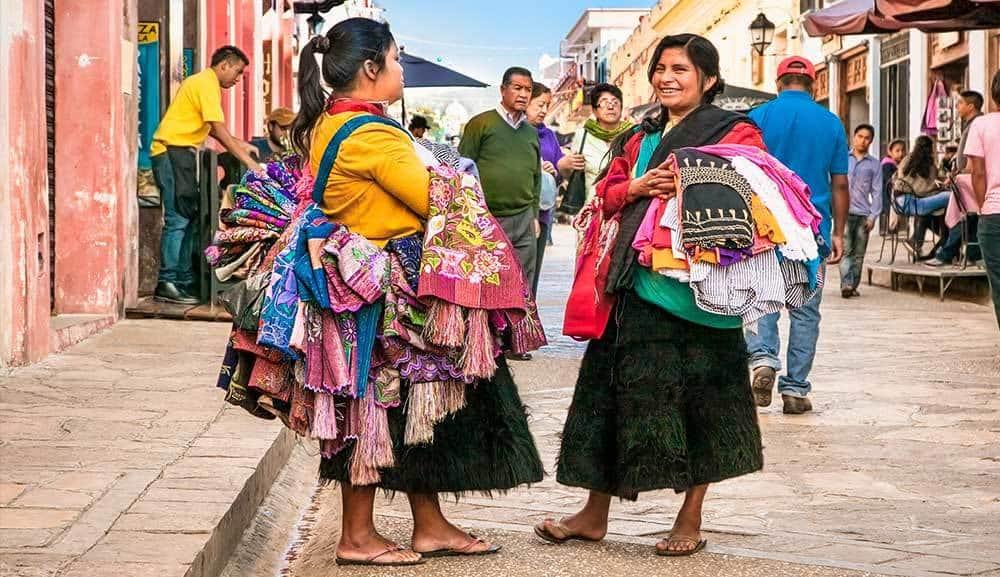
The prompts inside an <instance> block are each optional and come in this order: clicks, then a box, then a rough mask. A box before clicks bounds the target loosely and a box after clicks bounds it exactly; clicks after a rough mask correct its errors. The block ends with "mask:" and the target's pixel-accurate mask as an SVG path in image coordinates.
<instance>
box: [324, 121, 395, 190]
mask: <svg viewBox="0 0 1000 577" xmlns="http://www.w3.org/2000/svg"><path fill="white" fill-rule="evenodd" d="M371 122H377V123H379V124H385V125H387V126H393V127H395V128H398V129H400V130H403V127H402V126H400V124H399V123H398V122H396V121H395V120H393V119H391V118H386V117H384V116H376V115H374V114H362V115H360V116H355V117H354V118H352V119H350V120H348V121H347V122H345V123H344V125H343V126H341V127H340V128H339V129H338V130H337V132H336V133H335V134H334V135H333V138H331V139H330V142H329V144H327V145H326V150H325V151H324V152H323V160H322V161H320V163H319V171H318V172H317V173H316V182H315V184H314V185H313V192H312V199H313V202H315V203H316V204H318V205H320V206H323V191H325V190H326V181H327V179H329V178H330V171H331V170H332V169H333V163H334V162H335V161H336V160H337V154H339V153H340V145H341V144H343V143H344V141H345V140H347V138H348V137H349V136H350V135H351V134H353V133H354V131H355V130H357V129H359V128H361V127H362V126H364V125H366V124H369V123H371ZM403 132H404V133H406V134H407V135H408V134H409V133H408V132H406V131H405V130H403Z"/></svg>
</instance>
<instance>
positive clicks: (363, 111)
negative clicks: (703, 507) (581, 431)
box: [292, 18, 542, 565]
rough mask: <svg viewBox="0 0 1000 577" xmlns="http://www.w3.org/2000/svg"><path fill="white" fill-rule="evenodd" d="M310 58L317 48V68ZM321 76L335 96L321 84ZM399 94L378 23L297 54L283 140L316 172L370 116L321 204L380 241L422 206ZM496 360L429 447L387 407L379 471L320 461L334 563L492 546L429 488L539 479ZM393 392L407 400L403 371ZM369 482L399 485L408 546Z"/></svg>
mask: <svg viewBox="0 0 1000 577" xmlns="http://www.w3.org/2000/svg"><path fill="white" fill-rule="evenodd" d="M316 55H322V64H321V65H317V58H316ZM321 77H322V80H323V81H324V83H325V85H326V86H329V87H331V88H332V94H328V93H327V92H326V91H325V90H324V88H323V85H322V84H321V82H320V78H321ZM402 93H403V70H402V66H401V65H400V63H399V51H398V49H397V46H396V43H395V41H394V39H393V37H392V34H391V33H390V31H389V27H388V25H387V24H384V23H380V22H375V21H373V20H368V19H364V18H352V19H348V20H345V21H342V22H340V23H338V24H337V25H336V26H334V27H333V28H332V29H331V30H330V31H329V32H328V33H327V34H326V35H325V36H319V37H316V38H313V39H312V40H311V41H310V42H309V43H308V44H307V45H306V47H305V48H304V49H303V51H302V57H301V63H300V66H299V96H300V100H301V103H302V107H301V110H300V112H299V115H298V118H297V120H296V123H295V126H294V127H293V129H292V140H293V142H294V144H295V146H296V148H297V149H299V150H300V151H302V152H303V153H304V154H305V155H306V156H307V157H308V158H309V160H310V164H311V167H312V171H313V174H317V173H318V170H319V168H320V164H321V162H322V159H323V155H324V152H325V151H326V149H327V146H328V145H329V143H330V142H331V140H332V139H333V138H334V135H335V134H336V133H337V131H338V130H339V129H340V128H341V127H342V126H344V124H345V123H347V122H348V121H351V120H352V119H355V118H357V117H359V116H362V115H370V116H371V117H373V118H375V119H377V120H379V121H378V122H374V121H373V122H368V123H366V124H364V125H362V126H361V127H360V128H357V129H356V130H355V131H354V132H353V133H351V135H350V136H348V137H347V139H346V140H344V141H343V142H342V143H341V145H340V149H339V152H338V154H337V156H336V160H335V162H334V164H333V166H332V168H331V170H330V173H329V178H328V180H327V183H326V187H325V189H324V192H323V198H322V206H321V208H322V210H323V211H324V213H325V214H326V215H327V216H328V217H329V218H330V220H331V221H334V222H337V223H339V224H342V225H344V226H346V227H348V228H349V229H350V230H351V231H352V232H354V233H358V234H361V235H363V236H365V237H366V238H368V240H370V241H372V242H373V243H375V244H377V245H379V246H385V245H386V243H388V242H390V241H392V240H395V239H401V238H404V237H408V236H412V235H414V234H419V233H421V232H423V230H424V221H425V220H426V218H427V216H428V212H429V180H430V179H429V174H428V171H427V169H426V167H425V162H424V161H422V160H421V157H420V155H419V154H418V152H417V149H416V148H415V145H414V142H413V139H412V138H411V136H410V135H409V134H408V133H407V132H406V131H405V130H403V128H402V127H401V126H400V125H399V124H397V123H395V122H394V121H391V120H389V119H388V118H387V117H386V115H385V106H387V105H388V104H390V103H392V102H395V101H396V100H399V99H400V98H401V97H402ZM496 362H497V372H496V375H495V376H494V378H493V380H491V381H484V382H479V383H477V384H476V386H474V387H472V386H470V387H468V388H467V393H466V406H465V408H464V409H462V410H460V411H459V412H458V413H456V414H454V415H453V416H452V417H450V418H449V419H448V420H446V421H444V422H442V423H439V424H438V425H436V426H435V429H434V442H433V444H431V445H420V446H405V447H404V446H403V444H402V439H401V438H400V437H401V435H399V434H397V433H399V431H401V430H402V428H403V427H404V423H405V416H404V414H403V409H402V407H399V408H396V409H390V410H389V424H390V429H391V430H392V432H393V439H394V443H395V446H394V455H395V462H396V465H395V466H394V467H392V468H391V469H384V470H381V471H380V473H381V481H380V482H379V484H378V485H366V486H356V485H352V484H351V482H350V475H349V469H350V459H351V454H352V452H353V448H354V447H353V445H351V444H348V445H347V446H346V447H345V448H343V449H342V450H341V451H339V452H338V453H336V454H334V455H333V456H332V457H329V458H324V459H323V460H322V463H321V466H320V476H321V477H322V478H323V479H325V480H329V481H336V482H339V483H340V484H341V486H342V493H343V528H342V531H341V537H340V542H339V544H338V546H337V562H338V563H340V564H363V565H411V564H417V563H421V562H423V557H436V556H446V555H448V556H450V555H483V554H489V553H496V552H497V551H499V547H498V546H496V545H493V544H490V543H487V542H485V541H483V540H481V539H478V538H476V537H473V536H471V535H469V534H467V533H465V532H464V531H462V530H461V529H459V528H457V527H455V526H454V525H452V524H451V523H449V522H448V520H447V519H445V518H444V516H443V515H442V513H441V508H440V505H439V501H438V497H437V493H438V492H451V493H456V494H458V493H465V492H476V491H480V492H488V491H495V490H505V489H510V488H513V487H515V486H517V485H520V484H524V483H531V482H537V481H540V480H541V478H542V466H541V461H540V459H539V457H538V451H537V449H536V448H535V445H534V441H533V440H532V438H531V434H530V432H529V431H528V427H527V419H526V416H525V410H524V405H523V404H522V403H521V400H520V398H519V397H518V394H517V388H516V386H515V385H514V382H513V379H512V377H511V375H510V371H509V370H508V369H507V366H506V364H505V363H504V360H503V357H499V358H497V360H496ZM402 389H403V391H402V393H403V406H405V401H406V396H407V391H408V383H407V382H406V381H405V380H404V381H403V386H402ZM377 487H381V488H383V489H387V490H391V491H402V492H405V493H406V494H407V497H408V498H409V501H410V507H411V510H412V513H413V521H414V523H413V538H412V542H411V548H403V547H400V546H399V545H397V544H396V543H393V542H392V541H390V540H388V539H386V538H384V537H382V536H381V535H379V534H378V532H377V531H376V529H375V526H374V521H373V507H374V500H375V490H376V488H377Z"/></svg>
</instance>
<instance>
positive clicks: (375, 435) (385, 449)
mask: <svg viewBox="0 0 1000 577" xmlns="http://www.w3.org/2000/svg"><path fill="white" fill-rule="evenodd" d="M352 402H353V403H356V406H357V408H358V409H359V410H358V417H357V418H358V419H359V424H360V425H361V431H360V432H359V434H358V440H357V443H356V444H355V446H354V455H353V456H352V458H351V483H352V484H354V485H372V484H375V483H378V482H379V481H380V480H381V479H382V475H381V474H380V473H379V469H386V468H389V467H392V466H393V465H394V464H395V463H396V461H395V457H394V456H393V454H392V437H391V436H390V435H389V416H388V413H387V412H386V410H385V409H383V408H382V407H379V406H378V405H377V404H376V402H375V395H368V396H367V397H365V398H363V399H355V400H354V401H352Z"/></svg>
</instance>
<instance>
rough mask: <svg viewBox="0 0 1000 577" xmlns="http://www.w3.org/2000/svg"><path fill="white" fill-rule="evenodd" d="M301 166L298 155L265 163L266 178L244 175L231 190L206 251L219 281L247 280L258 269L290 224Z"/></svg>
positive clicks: (264, 175) (257, 175)
mask: <svg viewBox="0 0 1000 577" xmlns="http://www.w3.org/2000/svg"><path fill="white" fill-rule="evenodd" d="M300 165H301V160H300V158H299V157H298V156H297V155H294V154H291V155H288V156H285V157H283V158H281V159H279V160H276V161H273V162H269V163H267V164H266V165H265V172H266V174H256V173H254V172H248V173H246V174H245V175H244V176H243V180H242V181H241V183H240V184H239V185H237V186H236V187H234V188H233V191H232V202H231V205H230V204H229V203H227V206H224V207H223V208H222V209H220V210H219V230H218V231H216V233H215V237H214V238H213V240H212V244H211V246H209V247H208V248H206V249H205V259H206V260H207V261H208V263H209V264H210V265H212V266H213V267H216V275H217V276H218V277H219V280H222V281H225V280H229V279H231V278H246V277H247V275H248V274H251V273H252V272H253V271H256V270H257V269H258V268H259V267H260V265H261V261H262V259H263V258H264V256H265V255H266V254H267V252H268V251H269V250H270V248H271V247H272V246H273V245H274V242H275V241H276V240H277V239H278V237H279V236H280V235H281V232H282V231H284V230H285V229H286V228H287V227H288V224H289V222H290V221H291V216H292V213H293V212H294V210H295V206H296V204H297V202H296V200H295V199H296V191H295V188H294V186H295V183H296V182H298V181H300V180H303V178H302V170H301V166H300ZM248 253H251V254H250V257H249V258H248V257H247V256H246V255H247V254H248ZM237 261H240V262H239V265H237V266H231V265H233V264H234V263H236V262H237Z"/></svg>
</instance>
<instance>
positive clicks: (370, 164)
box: [309, 112, 430, 247]
mask: <svg viewBox="0 0 1000 577" xmlns="http://www.w3.org/2000/svg"><path fill="white" fill-rule="evenodd" d="M359 114H363V113H361V112H340V113H338V114H334V115H330V114H324V115H323V116H322V117H321V119H320V121H319V124H317V125H316V127H315V128H314V129H313V133H312V144H311V146H310V149H309V161H310V164H311V166H312V170H313V174H316V172H317V171H318V170H319V165H320V161H321V160H322V159H323V152H324V151H325V150H326V146H327V144H328V143H329V142H330V140H331V139H332V138H333V135H334V134H335V133H336V132H337V130H338V129H339V128H340V127H341V126H343V125H344V123H345V122H347V121H348V120H350V119H351V118H354V117H355V116H358V115H359ZM429 185H430V177H429V175H428V173H427V169H426V168H425V167H424V163H423V162H422V161H421V160H420V157H418V156H417V153H416V152H415V151H414V149H413V141H412V140H410V137H409V136H408V135H407V134H406V133H404V132H403V131H402V130H400V129H398V128H395V127H392V126H387V125H385V124H380V123H375V122H373V123H370V124H366V125H364V126H362V127H361V128H359V129H357V130H356V131H355V132H354V133H353V134H352V135H351V136H350V137H349V138H348V139H347V140H345V141H344V142H343V144H342V145H341V147H340V153H339V154H338V155H337V160H336V162H334V164H333V169H332V170H331V171H330V177H329V179H328V180H327V183H326V189H325V192H324V193H323V207H322V209H323V212H324V213H326V215H327V216H328V217H330V220H332V221H334V222H337V223H339V224H342V225H344V226H346V227H348V228H349V229H351V232H355V233H358V234H360V235H362V236H364V237H365V238H367V239H368V240H370V241H371V242H373V243H375V244H376V245H378V246H380V247H381V246H384V245H385V243H387V242H388V241H390V240H392V239H396V238H402V237H405V236H409V235H411V234H414V233H418V232H423V230H424V221H425V220H426V219H427V216H428V213H429V210H430V207H429V203H430V200H429V192H428V188H429Z"/></svg>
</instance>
